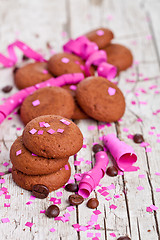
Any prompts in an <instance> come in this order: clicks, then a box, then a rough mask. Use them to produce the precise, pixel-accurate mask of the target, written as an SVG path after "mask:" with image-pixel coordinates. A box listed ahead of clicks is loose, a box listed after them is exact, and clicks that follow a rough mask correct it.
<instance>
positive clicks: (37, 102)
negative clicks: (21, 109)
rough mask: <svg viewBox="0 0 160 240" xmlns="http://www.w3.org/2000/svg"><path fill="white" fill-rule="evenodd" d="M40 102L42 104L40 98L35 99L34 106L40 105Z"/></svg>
mask: <svg viewBox="0 0 160 240" xmlns="http://www.w3.org/2000/svg"><path fill="white" fill-rule="evenodd" d="M39 104H40V101H39V100H35V101H33V102H32V105H33V106H34V107H36V106H38V105H39Z"/></svg>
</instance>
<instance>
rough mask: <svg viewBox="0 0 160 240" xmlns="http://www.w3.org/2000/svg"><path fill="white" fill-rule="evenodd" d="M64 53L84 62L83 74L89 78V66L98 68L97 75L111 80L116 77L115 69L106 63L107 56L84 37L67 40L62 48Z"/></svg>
mask: <svg viewBox="0 0 160 240" xmlns="http://www.w3.org/2000/svg"><path fill="white" fill-rule="evenodd" d="M63 50H64V51H65V52H69V53H74V54H76V55H77V56H79V57H81V58H82V59H84V60H85V61H86V63H85V74H86V76H90V75H91V74H90V66H91V65H95V66H97V67H98V75H99V76H102V77H105V78H107V79H108V80H111V79H113V78H114V77H115V76H116V73H117V68H116V67H115V66H113V65H111V64H109V63H107V54H106V52H105V51H103V50H99V49H98V46H97V44H96V43H94V42H91V41H89V40H88V38H86V37H85V36H81V37H78V38H77V39H75V40H73V39H71V40H69V41H68V42H67V43H66V44H65V45H64V46H63Z"/></svg>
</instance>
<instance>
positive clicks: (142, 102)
mask: <svg viewBox="0 0 160 240" xmlns="http://www.w3.org/2000/svg"><path fill="white" fill-rule="evenodd" d="M139 104H141V105H147V102H146V101H139Z"/></svg>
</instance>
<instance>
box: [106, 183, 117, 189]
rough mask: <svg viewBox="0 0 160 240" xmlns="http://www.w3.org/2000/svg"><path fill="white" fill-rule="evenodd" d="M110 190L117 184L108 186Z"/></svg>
mask: <svg viewBox="0 0 160 240" xmlns="http://www.w3.org/2000/svg"><path fill="white" fill-rule="evenodd" d="M107 189H108V190H111V189H115V185H114V184H111V185H110V186H108V187H107Z"/></svg>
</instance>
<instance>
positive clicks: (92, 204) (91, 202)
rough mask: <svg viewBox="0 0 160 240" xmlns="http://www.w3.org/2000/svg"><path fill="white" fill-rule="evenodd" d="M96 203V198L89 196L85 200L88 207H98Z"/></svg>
mask: <svg viewBox="0 0 160 240" xmlns="http://www.w3.org/2000/svg"><path fill="white" fill-rule="evenodd" d="M98 205H99V202H98V200H97V198H91V199H89V200H88V202H87V207H88V208H92V209H94V208H96V207H98Z"/></svg>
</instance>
